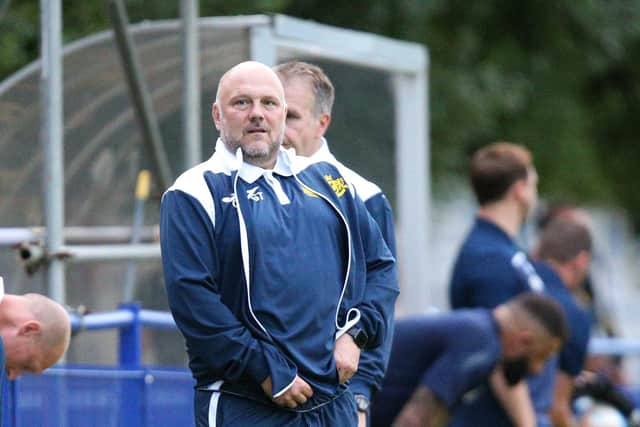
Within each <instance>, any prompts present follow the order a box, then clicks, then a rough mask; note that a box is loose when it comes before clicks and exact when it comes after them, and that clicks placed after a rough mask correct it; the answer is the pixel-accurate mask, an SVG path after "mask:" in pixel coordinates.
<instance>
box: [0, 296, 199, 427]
mask: <svg viewBox="0 0 640 427" xmlns="http://www.w3.org/2000/svg"><path fill="white" fill-rule="evenodd" d="M70 316H71V326H72V330H73V331H74V332H75V333H78V332H81V331H85V330H86V331H91V330H103V329H113V328H116V329H118V332H119V348H118V366H117V367H104V366H95V367H89V366H56V367H54V368H51V369H48V370H47V371H46V372H45V373H44V374H43V375H41V376H30V375H25V376H23V377H21V378H19V379H18V380H17V381H13V382H11V384H10V387H9V393H8V395H9V396H8V397H9V398H8V399H7V400H6V401H5V402H3V406H4V408H3V414H4V415H5V420H6V421H5V425H6V426H7V427H27V426H29V427H30V426H35V425H38V426H42V427H76V426H78V427H80V426H83V427H84V426H93V427H102V426H104V427H152V426H153V427H163V426H167V427H169V426H177V425H180V426H182V425H193V424H194V423H193V384H194V381H193V379H192V378H191V375H190V374H189V372H188V370H186V369H181V370H179V369H173V370H172V369H160V368H149V367H144V366H143V363H142V329H143V327H153V328H159V329H176V325H175V322H174V320H173V317H172V316H171V314H170V313H167V312H163V311H154V310H143V309H141V308H140V306H139V305H138V304H123V305H121V306H120V307H119V308H118V309H117V310H113V311H109V312H102V313H92V314H88V315H84V316H79V315H77V314H70Z"/></svg>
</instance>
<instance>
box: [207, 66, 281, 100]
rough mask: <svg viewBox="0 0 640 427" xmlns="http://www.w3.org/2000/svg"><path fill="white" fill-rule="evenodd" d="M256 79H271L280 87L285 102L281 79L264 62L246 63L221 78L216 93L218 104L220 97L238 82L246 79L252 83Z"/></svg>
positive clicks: (233, 68)
mask: <svg viewBox="0 0 640 427" xmlns="http://www.w3.org/2000/svg"><path fill="white" fill-rule="evenodd" d="M256 78H266V79H267V80H269V79H271V80H272V82H273V83H274V84H276V85H277V86H279V88H280V100H282V102H284V89H283V87H282V83H281V82H280V78H279V77H278V75H277V74H276V73H275V71H274V70H272V69H271V68H270V67H267V66H266V65H264V64H263V63H262V62H258V61H245V62H241V63H239V64H237V65H234V66H233V67H231V68H229V69H228V70H227V71H226V72H225V73H224V74H223V75H222V77H220V81H219V82H218V90H217V91H216V103H218V102H219V100H220V96H221V95H222V93H223V92H224V91H225V90H228V88H229V87H234V86H235V84H236V83H237V82H236V80H238V79H240V80H242V79H245V80H249V81H251V80H253V79H256Z"/></svg>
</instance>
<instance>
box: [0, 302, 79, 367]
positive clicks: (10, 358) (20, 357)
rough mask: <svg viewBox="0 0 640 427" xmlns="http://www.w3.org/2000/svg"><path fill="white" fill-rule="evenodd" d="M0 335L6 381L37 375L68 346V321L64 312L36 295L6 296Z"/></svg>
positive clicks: (0, 322) (0, 313) (1, 317)
mask: <svg viewBox="0 0 640 427" xmlns="http://www.w3.org/2000/svg"><path fill="white" fill-rule="evenodd" d="M0 333H1V335H2V341H3V344H4V350H5V365H6V370H7V373H8V376H9V378H10V379H15V378H17V377H18V376H20V375H21V374H22V373H25V372H26V373H32V374H39V373H40V372H42V371H43V370H45V369H47V368H49V367H50V366H52V365H53V364H55V363H56V362H57V361H58V360H59V359H60V358H61V357H62V355H63V354H64V353H65V351H66V350H67V348H68V346H69V337H70V335H71V322H70V319H69V316H68V314H67V312H66V310H65V309H64V308H63V307H62V306H61V305H60V304H58V303H56V302H55V301H53V300H51V299H50V298H47V297H45V296H43V295H38V294H26V295H11V294H7V295H5V296H4V298H3V299H2V303H1V305H0Z"/></svg>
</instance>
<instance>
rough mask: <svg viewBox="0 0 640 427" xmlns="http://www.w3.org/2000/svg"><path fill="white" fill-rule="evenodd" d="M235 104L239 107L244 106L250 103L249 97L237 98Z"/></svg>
mask: <svg viewBox="0 0 640 427" xmlns="http://www.w3.org/2000/svg"><path fill="white" fill-rule="evenodd" d="M233 104H234V105H237V106H239V107H244V106H247V105H249V100H248V99H237V100H236V101H235V102H234V103H233Z"/></svg>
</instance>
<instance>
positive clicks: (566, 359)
mask: <svg viewBox="0 0 640 427" xmlns="http://www.w3.org/2000/svg"><path fill="white" fill-rule="evenodd" d="M534 267H535V268H536V271H537V272H538V274H539V275H540V277H541V278H542V280H544V284H545V289H546V292H547V293H548V294H549V295H551V296H552V297H553V298H554V299H555V300H556V301H557V302H559V303H560V305H561V306H562V308H563V309H564V312H565V315H566V316H567V322H568V324H569V329H570V332H571V334H570V336H569V340H568V341H567V342H566V343H565V344H564V345H563V347H562V350H561V351H560V354H559V355H558V356H557V357H554V358H553V359H552V360H550V361H549V362H547V364H546V365H545V368H544V371H543V372H542V373H541V374H540V375H537V376H535V377H532V378H531V379H530V380H529V390H530V392H531V398H532V400H533V405H534V407H535V410H536V413H537V414H539V418H541V417H542V415H544V414H547V413H548V411H549V408H550V407H551V402H552V398H553V385H554V380H555V376H556V372H557V370H560V371H562V372H564V373H565V374H566V375H568V376H570V377H575V376H577V375H578V374H579V373H580V372H581V371H582V368H583V367H584V362H585V359H586V357H587V347H588V344H589V335H590V330H591V325H590V318H589V313H588V311H587V310H585V309H584V308H583V307H581V306H579V305H578V303H577V302H576V301H575V299H574V297H573V296H572V295H571V293H570V292H569V290H568V289H567V288H566V286H565V285H564V283H563V282H562V279H561V278H560V276H558V275H557V274H556V272H555V271H553V270H552V269H551V267H550V266H549V265H548V264H546V263H544V262H536V263H534Z"/></svg>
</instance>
